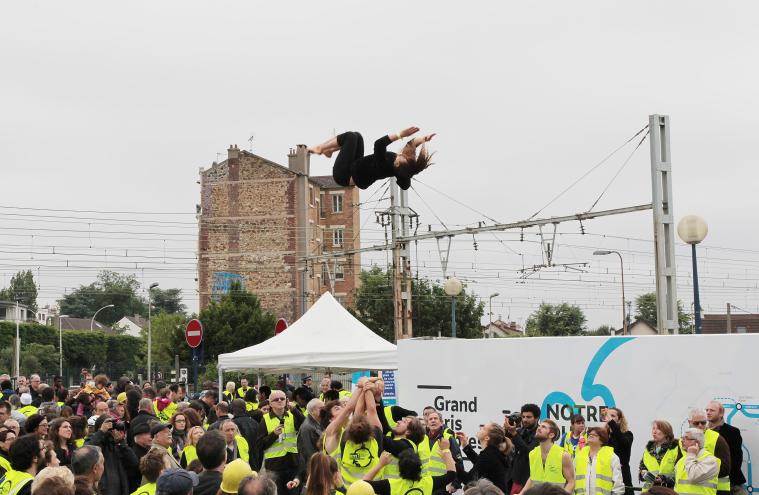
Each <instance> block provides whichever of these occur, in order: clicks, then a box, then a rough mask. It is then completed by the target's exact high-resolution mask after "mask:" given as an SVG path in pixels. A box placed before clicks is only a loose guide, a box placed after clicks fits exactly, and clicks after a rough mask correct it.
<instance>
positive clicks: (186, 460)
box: [179, 445, 198, 469]
mask: <svg viewBox="0 0 759 495" xmlns="http://www.w3.org/2000/svg"><path fill="white" fill-rule="evenodd" d="M197 458H198V449H197V447H195V446H194V445H186V446H185V448H183V449H182V455H180V456H179V464H180V465H181V466H182V467H183V468H185V469H186V468H187V466H189V465H190V463H191V462H192V461H194V460H195V459H197Z"/></svg>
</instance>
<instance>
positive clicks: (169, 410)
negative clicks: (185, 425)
mask: <svg viewBox="0 0 759 495" xmlns="http://www.w3.org/2000/svg"><path fill="white" fill-rule="evenodd" d="M153 412H154V413H155V417H156V418H158V419H159V420H160V421H161V422H162V423H168V422H169V420H170V419H171V417H172V416H173V415H174V413H175V412H177V405H176V403H174V402H171V403H169V404H168V405H167V406H166V407H164V408H163V410H162V411H158V401H157V400H154V401H153Z"/></svg>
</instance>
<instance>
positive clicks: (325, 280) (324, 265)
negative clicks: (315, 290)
mask: <svg viewBox="0 0 759 495" xmlns="http://www.w3.org/2000/svg"><path fill="white" fill-rule="evenodd" d="M322 285H324V286H327V285H329V268H328V267H327V263H326V262H325V263H322Z"/></svg>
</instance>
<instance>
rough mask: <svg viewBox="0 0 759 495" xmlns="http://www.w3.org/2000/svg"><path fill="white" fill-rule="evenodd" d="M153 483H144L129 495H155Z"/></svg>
mask: <svg viewBox="0 0 759 495" xmlns="http://www.w3.org/2000/svg"><path fill="white" fill-rule="evenodd" d="M155 487H156V484H155V483H145V484H144V485H142V486H141V487H139V488H138V489H136V490H135V491H133V492H132V494H131V495H155Z"/></svg>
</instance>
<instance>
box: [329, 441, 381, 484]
mask: <svg viewBox="0 0 759 495" xmlns="http://www.w3.org/2000/svg"><path fill="white" fill-rule="evenodd" d="M339 454H340V459H339V461H338V465H339V466H340V474H342V475H343V482H344V483H345V484H346V485H347V486H350V485H351V484H352V483H354V482H356V481H358V480H361V479H363V478H364V476H366V473H368V472H369V471H370V470H371V469H372V468H373V467H374V466H376V465H377V464H378V463H379V444H378V443H377V439H376V438H374V435H372V437H371V438H369V440H367V441H366V442H363V443H353V442H352V441H350V440H343V438H342V436H341V437H340V452H339Z"/></svg>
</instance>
